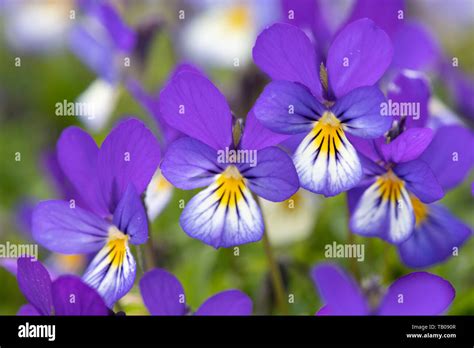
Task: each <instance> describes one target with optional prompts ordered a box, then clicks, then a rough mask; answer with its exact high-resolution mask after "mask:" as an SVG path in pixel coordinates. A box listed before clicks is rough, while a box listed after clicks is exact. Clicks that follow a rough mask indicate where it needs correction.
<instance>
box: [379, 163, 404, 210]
mask: <svg viewBox="0 0 474 348" xmlns="http://www.w3.org/2000/svg"><path fill="white" fill-rule="evenodd" d="M377 184H378V186H379V193H380V196H381V197H382V199H383V200H385V201H387V200H390V201H391V202H392V203H396V202H398V201H399V200H400V198H401V196H402V189H403V188H404V186H405V183H404V182H403V180H401V179H399V178H398V177H397V176H396V175H395V173H393V172H392V171H391V170H390V171H389V172H388V173H387V174H384V175H382V176H380V177H378V179H377Z"/></svg>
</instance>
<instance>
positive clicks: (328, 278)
mask: <svg viewBox="0 0 474 348" xmlns="http://www.w3.org/2000/svg"><path fill="white" fill-rule="evenodd" d="M311 277H312V279H313V282H314V284H315V286H316V287H317V289H318V290H319V293H320V295H321V297H322V299H323V301H324V306H323V307H322V308H321V309H320V310H319V311H318V312H317V315H439V314H442V313H444V312H445V311H446V310H447V308H448V307H449V305H450V304H451V303H452V301H453V300H454V297H455V294H456V292H455V290H454V288H453V286H452V285H451V284H450V283H449V282H448V281H447V280H445V279H443V278H441V277H439V276H437V275H434V274H431V273H427V272H414V273H410V274H407V275H405V276H403V277H401V278H398V279H397V280H396V281H395V282H393V283H392V285H390V287H389V288H388V289H387V291H386V292H385V294H384V295H383V296H382V294H383V293H382V291H380V292H379V293H376V294H372V296H374V295H375V296H374V297H375V301H373V300H374V298H368V297H367V296H365V295H364V293H363V292H362V290H361V289H360V288H359V286H358V285H357V284H356V282H355V281H354V279H352V278H351V277H350V276H349V275H347V274H346V273H345V272H344V271H343V270H342V269H340V268H339V267H338V266H336V265H333V264H320V265H318V266H316V267H315V268H313V270H312V272H311ZM371 300H372V301H373V302H376V303H377V304H376V305H375V306H373V305H370V304H369V303H373V302H372V301H371Z"/></svg>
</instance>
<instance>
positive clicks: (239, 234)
mask: <svg viewBox="0 0 474 348" xmlns="http://www.w3.org/2000/svg"><path fill="white" fill-rule="evenodd" d="M180 224H181V227H182V228H183V230H184V232H186V233H187V234H188V235H189V236H190V237H193V238H196V239H199V240H201V241H203V242H204V243H206V244H209V245H212V246H213V247H214V248H219V247H224V248H227V247H232V246H236V245H240V244H245V243H250V242H256V241H258V240H260V239H261V238H262V236H263V219H262V214H261V212H260V208H259V207H258V205H257V203H256V202H255V200H254V198H253V197H252V194H251V192H250V190H249V189H248V187H247V185H246V183H245V180H244V179H241V180H238V179H227V178H226V177H225V176H224V175H223V174H221V175H219V176H217V177H216V180H215V182H214V183H212V184H211V185H210V186H209V187H208V188H206V189H205V190H203V191H201V192H200V193H198V194H197V195H196V196H194V197H193V198H192V199H191V200H190V201H189V203H187V204H186V207H185V208H184V210H183V213H182V214H181V217H180Z"/></svg>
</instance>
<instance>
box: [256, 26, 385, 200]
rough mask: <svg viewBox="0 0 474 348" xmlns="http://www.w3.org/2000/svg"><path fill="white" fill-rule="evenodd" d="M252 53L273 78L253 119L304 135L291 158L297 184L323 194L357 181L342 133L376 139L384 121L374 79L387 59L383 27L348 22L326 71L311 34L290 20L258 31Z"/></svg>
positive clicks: (359, 170) (353, 159)
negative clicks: (311, 39) (294, 167)
mask: <svg viewBox="0 0 474 348" xmlns="http://www.w3.org/2000/svg"><path fill="white" fill-rule="evenodd" d="M253 56H254V60H255V63H256V64H257V65H258V66H259V67H260V68H261V69H262V70H263V71H264V72H266V73H267V74H268V75H269V76H270V77H271V78H272V79H273V80H274V81H273V82H271V83H270V84H268V85H267V86H266V87H265V90H264V91H263V93H262V94H261V95H260V97H259V98H258V100H257V102H256V104H255V107H254V112H255V115H256V117H257V119H258V120H259V121H260V122H261V123H262V124H263V125H264V126H266V127H268V128H269V129H270V130H271V131H273V132H278V133H282V134H288V135H294V136H299V135H306V136H305V138H304V139H303V140H302V141H301V142H300V144H299V146H298V148H297V149H296V151H295V154H294V157H293V160H294V162H295V166H296V170H297V172H298V175H299V178H300V182H301V186H302V187H303V188H305V189H307V190H310V191H312V192H315V193H321V194H324V195H326V196H334V195H337V194H339V193H341V192H343V191H346V190H348V189H350V188H352V187H354V186H356V185H357V184H358V183H359V181H360V179H361V177H362V168H361V164H360V161H359V158H358V156H357V153H356V151H355V149H354V147H353V146H352V144H351V142H350V141H349V140H348V138H347V136H346V132H347V133H349V134H353V135H356V136H360V137H363V138H377V137H379V136H381V135H382V134H384V133H385V132H386V131H387V130H388V129H389V128H390V124H391V117H385V116H382V115H381V104H382V103H383V102H384V101H385V97H384V95H383V93H382V92H381V91H380V90H379V88H378V87H377V86H375V84H376V83H377V82H378V80H379V79H380V77H381V76H382V75H383V74H384V72H385V70H386V69H387V67H388V65H389V64H390V61H391V59H392V44H391V42H390V39H389V37H388V36H387V34H386V33H385V32H384V31H383V30H381V29H380V28H378V27H377V26H376V25H375V24H374V23H373V22H372V21H371V20H369V19H361V20H358V21H356V22H353V23H351V24H349V25H347V26H346V27H345V28H344V29H343V30H342V31H341V32H340V33H339V34H338V35H337V36H336V38H335V39H334V41H333V42H332V44H331V47H330V48H329V52H328V57H327V61H326V64H327V65H326V68H327V76H326V68H325V67H324V66H323V65H322V64H321V68H320V65H319V64H320V62H321V60H320V59H321V57H319V56H318V54H317V53H316V51H315V50H314V47H313V45H312V43H311V42H310V39H309V38H308V37H307V36H306V34H305V33H304V32H303V31H301V29H299V28H297V27H295V26H292V25H288V24H275V25H273V26H271V27H270V28H268V29H266V30H264V31H263V32H262V33H261V34H260V35H259V37H258V38H257V41H256V43H255V47H254V50H253Z"/></svg>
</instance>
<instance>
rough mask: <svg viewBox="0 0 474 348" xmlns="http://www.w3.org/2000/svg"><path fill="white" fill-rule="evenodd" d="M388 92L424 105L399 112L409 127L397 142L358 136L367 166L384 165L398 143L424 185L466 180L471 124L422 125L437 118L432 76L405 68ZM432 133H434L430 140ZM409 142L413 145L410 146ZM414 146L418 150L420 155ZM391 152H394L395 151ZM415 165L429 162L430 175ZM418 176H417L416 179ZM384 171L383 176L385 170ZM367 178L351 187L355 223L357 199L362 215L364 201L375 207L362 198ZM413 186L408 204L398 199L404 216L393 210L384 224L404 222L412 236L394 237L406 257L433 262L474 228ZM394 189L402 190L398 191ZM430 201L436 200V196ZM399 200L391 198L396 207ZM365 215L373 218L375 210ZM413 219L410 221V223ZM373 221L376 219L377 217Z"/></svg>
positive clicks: (419, 263)
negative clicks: (369, 141) (432, 101)
mask: <svg viewBox="0 0 474 348" xmlns="http://www.w3.org/2000/svg"><path fill="white" fill-rule="evenodd" d="M388 97H389V99H390V100H392V101H393V102H394V103H399V105H401V104H407V103H416V104H417V105H419V110H418V113H417V114H416V115H414V114H413V113H409V114H406V115H405V116H403V117H401V118H400V117H398V116H397V117H395V119H396V122H397V125H398V128H402V129H404V130H403V131H402V133H401V135H400V136H399V137H395V139H394V140H393V142H391V143H390V144H392V145H390V144H388V145H387V144H384V142H385V141H386V140H385V139H377V140H376V141H375V142H373V143H372V144H367V143H366V144H362V143H361V142H360V141H359V140H358V141H356V144H357V149H358V150H359V151H361V152H362V153H363V154H364V155H366V156H367V157H368V158H370V159H368V160H367V161H366V163H367V164H368V171H369V172H370V171H374V169H375V168H376V167H375V166H374V163H373V162H372V161H375V162H377V163H378V164H379V165H380V164H382V165H383V163H384V160H383V159H380V157H383V158H385V156H386V155H387V153H388V152H390V151H391V150H389V151H387V149H390V148H391V147H392V146H393V148H396V150H395V152H398V153H400V152H405V151H406V153H405V154H404V156H405V155H406V154H407V153H408V152H412V155H413V158H415V157H416V159H415V160H414V161H409V162H408V163H406V165H408V164H410V165H412V167H413V168H412V171H413V174H411V175H410V176H411V180H418V181H419V185H420V187H421V188H424V189H427V190H430V186H432V187H433V188H435V187H438V188H436V190H437V191H439V188H440V187H441V188H442V189H443V191H446V190H449V189H451V188H453V187H454V186H456V185H458V184H459V183H460V182H462V181H463V179H464V178H465V176H466V175H467V173H469V171H470V169H471V168H472V166H473V164H474V158H473V156H472V153H471V151H470V148H471V147H472V146H474V145H472V144H473V141H474V140H473V139H474V138H473V135H472V133H471V132H470V131H469V130H467V129H465V128H464V127H462V126H458V125H449V126H442V127H439V128H437V129H436V130H435V131H434V132H433V131H431V130H429V129H423V128H418V127H423V126H425V125H428V124H430V125H432V124H435V122H434V121H433V120H434V118H433V117H432V116H435V115H430V112H429V110H428V103H429V101H430V91H429V86H428V82H427V80H426V79H425V78H424V77H423V76H422V75H420V74H414V73H413V72H411V71H404V72H402V73H400V74H399V75H398V76H397V77H396V78H395V79H394V82H393V83H392V84H391V85H390V88H389V92H388ZM433 133H434V137H433V140H431V138H432V136H433V135H432V134H433ZM409 134H411V136H409ZM423 134H424V135H423ZM417 135H418V136H419V137H418V138H417V137H416V136H417ZM403 139H405V140H403ZM469 144H471V146H470V145H469ZM393 148H392V150H393ZM410 148H412V149H411V150H410ZM413 151H415V152H416V151H417V152H418V155H417V154H416V153H413ZM390 156H392V157H393V156H395V155H394V153H392V154H391V155H390ZM395 157H396V156H395ZM401 157H402V156H399V158H398V160H401ZM385 163H386V162H385ZM385 165H387V164H385ZM416 165H418V166H420V165H421V167H420V168H423V167H425V168H426V166H429V171H427V172H426V173H427V174H428V175H427V176H423V174H422V173H421V172H420V173H416V171H417V170H416V169H415V166H416ZM397 168H398V166H397V165H395V166H394V167H393V168H392V169H391V170H392V171H396V170H398V169H397ZM417 176H418V179H416V177H417ZM381 177H382V178H383V177H384V175H382V176H381ZM433 179H435V180H436V182H435V181H433ZM436 183H437V184H436ZM367 184H370V182H367V181H366V182H365V183H364V185H363V186H362V187H361V188H357V189H353V190H351V191H349V193H348V199H349V207H350V210H351V215H352V218H351V226H354V225H357V222H356V221H355V220H356V219H357V218H356V217H355V212H354V211H355V209H356V204H357V202H359V209H360V210H359V217H360V216H363V214H364V211H366V210H364V208H362V206H363V205H364V204H368V205H366V208H365V209H369V210H370V209H371V208H370V204H372V203H373V202H372V203H370V202H369V200H366V201H365V203H364V202H363V201H362V199H361V195H362V194H366V199H367V198H368V195H369V194H368V193H367V192H369V190H370V188H368V187H367ZM433 184H434V186H433ZM408 186H409V184H407V186H406V188H407V192H406V193H408V196H409V199H408V204H405V203H404V202H403V200H400V201H399V202H398V203H397V206H398V209H397V210H396V212H397V213H398V214H397V216H399V217H400V220H399V221H397V219H392V218H391V216H390V219H389V218H388V216H386V217H384V218H382V219H385V224H389V225H392V224H393V225H396V224H399V227H400V228H402V227H403V231H404V233H406V235H408V238H407V239H406V240H404V241H403V240H402V241H401V242H397V241H395V240H392V242H395V243H396V246H397V248H398V251H399V254H400V256H401V259H402V261H403V262H404V263H405V264H406V265H408V266H410V267H428V266H431V265H433V264H435V263H438V262H441V261H443V260H445V259H447V258H448V257H449V256H451V255H453V252H454V251H455V250H457V249H459V248H460V247H461V246H462V245H463V244H464V243H465V242H466V241H467V239H468V238H469V237H470V236H471V235H472V232H471V230H470V228H469V227H468V226H466V225H465V224H464V223H463V222H462V221H460V220H459V219H457V218H456V217H454V216H452V215H451V213H449V211H448V210H447V209H446V208H444V207H443V206H441V205H439V204H437V203H436V204H435V203H433V204H426V203H428V202H427V201H426V193H425V194H424V196H425V199H424V200H423V199H422V198H421V196H420V197H418V195H419V194H418V195H417V194H416V193H414V192H412V191H410V189H409V187H408ZM380 189H381V188H380ZM380 189H379V190H380ZM364 192H365V193H364ZM402 192H403V189H401V190H400V193H402ZM406 193H405V194H406ZM432 193H433V192H432ZM405 194H403V196H404V195H405ZM395 195H397V191H396V192H395ZM432 198H435V197H432ZM439 198H441V196H440V197H439ZM428 201H431V199H429V200H428ZM431 202H432V201H431ZM379 204H380V205H379V207H380V206H381V205H382V204H384V203H383V202H379ZM394 204H395V203H393V204H392V205H393V207H394V206H395V205H394ZM410 204H411V207H410ZM405 207H408V209H405ZM393 209H394V208H393ZM375 211H376V210H375V209H374V210H372V213H374V214H376V213H375ZM387 215H388V213H387ZM371 216H372V215H371ZM372 217H373V216H372ZM366 218H370V216H367V217H366ZM388 220H390V223H388ZM366 221H368V220H366ZM408 221H409V223H407V222H408ZM360 223H361V224H363V221H360ZM370 224H371V225H373V224H374V223H373V221H371V222H370ZM359 228H361V229H362V230H363V233H367V230H366V229H365V228H364V227H363V226H359ZM374 228H375V227H374ZM409 230H410V231H409ZM354 232H355V230H354ZM402 239H403V238H402ZM421 251H423V252H421Z"/></svg>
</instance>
